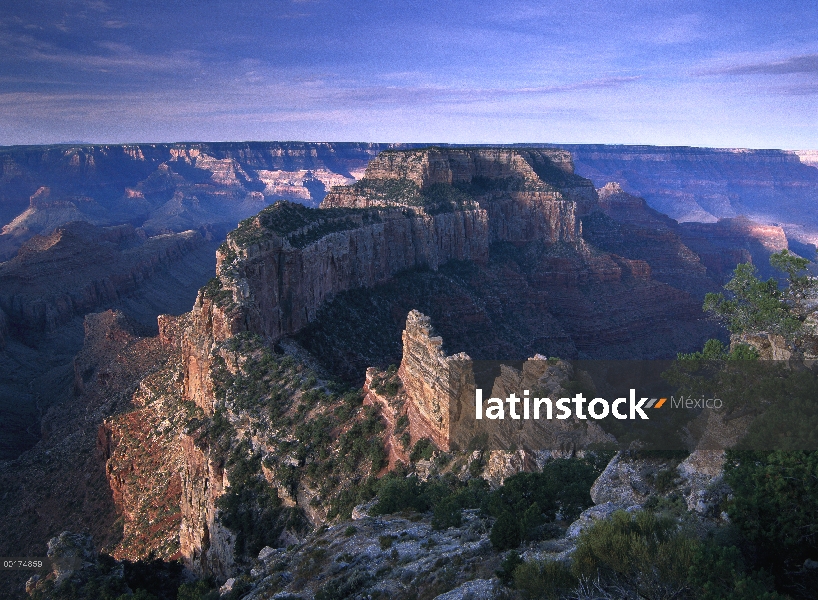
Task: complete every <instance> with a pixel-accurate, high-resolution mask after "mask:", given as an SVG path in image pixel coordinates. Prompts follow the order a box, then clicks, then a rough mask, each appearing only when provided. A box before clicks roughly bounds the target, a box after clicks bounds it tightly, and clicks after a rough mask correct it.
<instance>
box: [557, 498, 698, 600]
mask: <svg viewBox="0 0 818 600" xmlns="http://www.w3.org/2000/svg"><path fill="white" fill-rule="evenodd" d="M698 544H699V542H698V541H697V540H696V539H694V538H693V537H692V536H690V535H687V534H686V533H684V532H682V531H680V530H679V527H678V524H677V522H676V521H675V520H673V519H670V518H665V517H657V516H656V515H654V514H652V513H650V512H648V511H639V512H637V513H634V514H628V513H626V512H624V511H619V512H616V513H614V514H613V517H612V518H611V520H609V521H597V522H596V523H594V524H593V526H591V527H589V528H588V529H586V530H585V531H583V532H582V534H581V535H580V537H579V539H578V540H577V549H576V551H575V552H574V555H573V565H572V570H573V573H574V575H575V576H577V577H579V578H585V579H591V580H593V579H596V578H597V577H598V578H599V579H600V581H602V582H603V584H605V585H609V586H618V587H620V588H624V589H626V590H630V591H632V592H634V593H636V594H638V595H639V597H643V598H672V597H674V595H675V596H680V595H681V594H683V593H684V592H685V590H687V588H688V582H687V578H688V573H689V571H690V568H691V567H692V566H693V562H694V556H695V554H696V551H697V549H698Z"/></svg>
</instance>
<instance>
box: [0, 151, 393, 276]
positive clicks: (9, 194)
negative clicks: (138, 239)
mask: <svg viewBox="0 0 818 600" xmlns="http://www.w3.org/2000/svg"><path fill="white" fill-rule="evenodd" d="M392 147H396V146H395V145H390V144H386V145H384V144H354V143H337V144H335V143H301V142H246V143H194V144H188V143H185V144H134V145H125V146H110V145H99V146H92V145H77V146H18V147H14V148H5V149H2V150H0V165H2V169H0V227H3V231H2V233H1V234H0V261H2V260H7V259H10V258H12V257H13V256H14V255H15V253H16V252H17V250H18V249H19V248H20V246H21V244H23V243H24V242H25V241H26V240H28V239H29V238H31V237H32V236H34V235H37V234H40V235H48V234H49V233H50V232H51V231H53V230H54V229H55V228H56V227H59V226H62V225H65V224H66V223H69V222H71V221H87V222H91V223H94V224H97V225H117V224H125V223H129V224H133V225H135V226H138V227H141V228H142V229H144V230H145V231H146V232H147V233H148V234H150V235H156V234H159V233H169V232H181V231H185V230H188V229H199V228H207V229H209V230H210V231H211V232H213V235H215V237H216V238H217V239H218V240H219V241H221V238H223V237H224V235H225V234H226V233H227V231H229V230H231V229H233V228H234V227H235V226H236V225H237V224H238V222H239V221H240V220H241V219H244V218H247V217H250V216H252V215H254V214H256V213H257V212H258V211H259V210H261V209H262V208H264V207H265V206H267V205H269V204H271V203H273V202H275V201H277V200H279V199H287V200H292V201H296V202H300V203H302V204H306V205H309V206H317V205H318V204H319V203H320V202H321V200H322V199H323V197H324V195H325V194H326V191H327V190H328V189H330V187H332V186H335V185H345V184H349V183H353V182H354V181H355V180H356V179H358V178H360V177H361V175H362V174H363V170H364V168H365V167H366V164H367V163H368V162H369V161H370V160H371V159H372V157H373V156H375V155H377V154H378V152H380V151H381V150H383V149H385V148H392Z"/></svg>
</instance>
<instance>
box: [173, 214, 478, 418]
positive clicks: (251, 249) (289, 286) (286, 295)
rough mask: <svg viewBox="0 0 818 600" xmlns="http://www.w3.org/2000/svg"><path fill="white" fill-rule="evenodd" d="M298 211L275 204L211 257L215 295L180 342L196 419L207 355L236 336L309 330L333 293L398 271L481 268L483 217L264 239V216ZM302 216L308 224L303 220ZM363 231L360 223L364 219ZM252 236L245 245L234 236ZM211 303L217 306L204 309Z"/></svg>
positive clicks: (434, 218) (443, 217) (384, 218)
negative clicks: (470, 264) (460, 264)
mask: <svg viewBox="0 0 818 600" xmlns="http://www.w3.org/2000/svg"><path fill="white" fill-rule="evenodd" d="M307 210H308V209H302V208H300V207H296V206H294V205H290V204H287V203H279V204H277V205H275V206H273V207H271V208H270V209H268V211H267V213H266V214H264V213H263V214H262V215H259V217H256V219H255V220H254V221H253V222H252V223H250V224H248V226H247V229H246V230H245V231H242V230H241V229H239V230H237V232H235V233H233V234H231V235H230V237H229V238H228V240H227V242H226V244H225V247H224V248H223V249H221V250H220V251H219V253H218V255H217V261H218V267H217V269H218V275H219V280H218V283H216V284H215V285H216V286H217V287H218V288H219V290H218V291H217V292H216V295H215V296H213V297H208V294H207V292H206V291H205V292H203V293H201V294H200V295H199V298H198V299H197V301H196V304H195V306H194V309H193V314H192V319H193V327H192V332H191V335H189V336H188V337H187V338H186V340H185V341H184V342H183V354H184V360H185V364H186V365H187V368H186V375H185V376H186V386H185V387H186V397H187V398H189V399H191V400H194V401H195V402H196V403H197V404H199V405H200V406H202V408H203V409H205V410H206V411H211V410H212V407H208V406H207V401H206V400H205V398H207V397H209V393H208V391H207V389H208V385H209V384H208V383H207V381H206V378H207V373H208V371H209V364H210V363H209V357H210V349H212V345H213V343H215V342H217V341H223V340H225V339H227V338H228V337H230V336H231V335H233V334H235V333H238V332H239V331H251V332H253V333H257V334H260V335H262V336H264V337H266V338H268V339H270V340H273V341H275V340H278V339H280V338H282V337H283V336H286V335H291V334H293V333H295V332H297V331H299V330H300V329H302V328H303V327H305V326H306V325H308V324H309V323H310V322H311V321H313V320H314V319H315V318H316V316H317V314H318V310H319V309H320V308H321V306H322V305H323V304H324V303H325V302H326V301H327V300H329V299H331V298H332V297H333V296H334V295H335V294H338V293H339V292H342V291H345V290H349V289H353V288H360V287H372V286H374V285H376V284H378V283H382V282H384V281H387V280H388V279H390V278H391V277H393V276H394V275H395V274H397V273H398V272H400V271H403V270H406V269H410V268H415V267H429V268H432V269H437V268H438V267H439V266H440V265H441V264H443V263H445V262H447V261H449V260H472V261H475V262H485V261H486V260H487V258H488V231H487V221H486V215H485V212H484V211H481V210H468V211H457V212H451V213H442V214H437V215H424V214H419V215H414V216H406V215H404V214H402V213H401V212H399V211H394V210H392V211H383V210H381V211H376V212H375V213H373V214H372V215H353V216H352V217H346V216H343V217H341V218H338V219H336V220H318V221H316V222H315V223H312V224H310V225H308V226H306V227H302V228H299V229H297V230H295V231H294V232H289V233H288V234H286V235H281V234H276V233H275V232H273V231H270V230H265V227H264V225H263V221H264V218H265V216H268V215H271V216H273V217H279V216H281V215H284V214H285V213H287V212H290V211H298V212H299V213H303V211H307ZM311 216H312V215H311ZM367 216H368V217H370V220H371V221H373V222H370V223H365V222H364V217H367ZM350 219H351V225H353V226H354V225H359V226H357V227H355V228H351V229H346V230H342V231H338V232H334V233H329V234H327V235H324V236H322V237H319V238H318V239H316V240H315V241H313V242H310V243H307V244H306V245H304V246H303V247H300V244H299V240H300V238H303V237H307V236H310V235H312V232H313V231H315V230H316V229H318V228H321V227H325V228H328V229H330V230H331V229H332V228H333V227H334V226H337V225H338V224H339V223H340V226H343V227H347V226H349V224H348V222H349V221H350ZM250 232H252V233H254V234H259V235H260V239H258V240H257V241H254V243H253V244H252V245H242V244H241V242H240V240H241V237H242V235H247V234H248V233H250ZM214 298H219V300H218V301H217V300H214Z"/></svg>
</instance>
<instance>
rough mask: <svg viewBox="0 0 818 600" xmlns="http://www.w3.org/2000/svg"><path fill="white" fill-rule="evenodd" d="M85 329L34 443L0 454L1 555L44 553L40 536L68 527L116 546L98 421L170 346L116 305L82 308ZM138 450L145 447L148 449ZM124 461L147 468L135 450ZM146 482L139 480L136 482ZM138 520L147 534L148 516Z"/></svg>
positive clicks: (125, 400) (119, 512)
mask: <svg viewBox="0 0 818 600" xmlns="http://www.w3.org/2000/svg"><path fill="white" fill-rule="evenodd" d="M138 328H139V327H138V326H137V329H138ZM84 334H85V341H84V344H83V346H82V349H81V350H80V352H79V353H78V354H77V356H76V359H75V360H74V361H73V364H71V365H70V369H69V372H68V373H67V379H68V382H67V383H68V385H69V393H68V394H67V395H66V396H65V398H63V399H62V402H60V403H59V404H58V405H55V406H52V407H51V408H49V409H48V410H46V411H45V414H44V415H43V416H42V425H41V429H40V427H38V430H37V433H38V434H39V435H38V436H37V437H38V438H39V443H38V444H37V445H36V446H35V447H34V448H32V449H31V450H28V451H27V452H25V453H23V454H22V455H20V456H19V457H17V458H16V459H15V460H5V461H0V485H2V489H3V490H4V491H3V493H2V494H0V515H2V518H1V519H0V552H2V553H3V554H4V555H12V554H18V553H22V554H23V555H27V556H44V555H45V542H46V541H47V540H48V539H49V538H51V537H53V536H56V535H58V534H59V533H60V532H61V531H63V530H65V529H66V528H72V527H73V528H74V529H75V530H82V531H86V532H88V533H91V534H93V536H94V539H95V541H96V543H97V548H98V549H99V548H102V549H103V550H104V551H106V552H108V553H117V554H120V553H121V552H117V547H118V544H119V543H120V541H121V539H122V534H123V527H125V529H126V530H127V529H128V528H129V526H128V525H126V522H127V521H128V520H129V519H128V516H127V513H126V514H123V506H122V503H121V502H120V498H121V497H122V496H120V497H117V495H112V492H111V487H109V479H110V475H106V469H105V457H104V455H103V454H102V453H101V452H100V449H101V448H100V445H99V437H98V433H99V427H100V425H101V424H102V423H103V421H104V420H105V419H106V418H110V417H111V415H115V414H119V413H123V412H127V411H130V410H132V404H131V397H132V396H133V394H134V392H135V391H136V390H138V389H142V390H145V389H147V386H148V384H147V383H141V382H142V379H143V378H144V377H145V376H146V375H148V374H150V373H152V372H155V371H156V370H157V369H160V368H161V367H162V366H163V365H164V363H165V362H166V361H167V360H168V358H169V349H168V348H167V347H166V346H164V345H163V344H162V343H161V342H160V339H159V338H158V337H152V338H144V337H140V336H138V335H136V334H135V332H134V323H132V322H130V321H129V320H128V319H127V318H126V317H125V316H124V315H123V314H122V313H117V312H114V311H107V312H103V313H98V314H93V315H88V316H87V317H86V318H85V321H84ZM51 383H52V385H53V384H54V382H53V381H52V382H51ZM140 394H141V395H142V396H144V393H143V392H141V393H140ZM167 414H173V411H167ZM133 441H134V442H136V440H133ZM137 446H138V444H134V445H132V446H131V450H139V448H138V447H137ZM141 450H142V451H147V452H148V453H150V451H151V448H150V447H149V446H147V447H145V446H143V447H142V448H141ZM158 457H159V455H154V458H158ZM161 458H162V460H163V461H164V460H168V459H169V457H168V456H162V457H161ZM129 460H130V463H131V464H134V465H137V469H136V470H135V472H136V473H139V474H141V475H144V474H145V473H149V471H148V469H146V468H144V467H146V466H147V463H145V461H144V460H143V459H141V458H140V455H139V454H138V453H134V454H133V455H132V456H131V457H130V459H129ZM140 467H141V468H140ZM157 475H158V473H157ZM148 487H149V482H148V480H145V481H144V482H143V483H142V487H141V489H142V490H145V489H147V488H148ZM177 506H178V505H177ZM177 514H178V509H177ZM143 524H144V525H145V529H144V530H142V535H145V534H147V532H148V531H149V530H150V529H151V526H152V523H151V522H147V523H143ZM177 529H178V525H177ZM130 541H131V542H133V541H134V540H133V539H131V540H130ZM151 541H152V542H153V541H155V540H151ZM159 546H160V544H152V545H151V548H156V549H157V550H158V549H159ZM177 547H178V542H177ZM171 554H172V552H171ZM125 555H127V554H125ZM168 555H169V554H165V556H168ZM11 583H12V581H11V579H10V577H9V578H6V579H5V580H4V581H3V585H4V586H6V585H7V584H9V585H10V584H11ZM16 588H17V589H9V588H8V587H3V588H0V590H2V593H3V595H4V597H16V595H14V594H13V592H18V591H20V590H22V585H21V582H19V581H18V582H17V586H16Z"/></svg>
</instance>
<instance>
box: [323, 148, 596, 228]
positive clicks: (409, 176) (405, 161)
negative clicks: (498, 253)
mask: <svg viewBox="0 0 818 600" xmlns="http://www.w3.org/2000/svg"><path fill="white" fill-rule="evenodd" d="M442 190H449V193H450V194H453V195H455V196H457V193H458V191H459V194H460V196H462V195H463V194H467V195H468V196H470V197H472V198H474V199H475V200H476V202H477V203H478V204H479V206H480V207H481V208H483V209H484V210H486V211H487V213H488V219H489V224H490V231H491V241H508V242H526V241H531V240H545V241H549V242H552V243H553V242H557V241H566V242H569V243H575V242H576V241H577V240H578V238H579V236H580V232H579V229H578V221H577V218H578V216H580V215H583V214H585V213H587V212H590V211H591V210H593V209H594V208H595V207H596V192H595V191H594V189H593V186H592V185H590V182H588V180H585V179H582V178H581V177H577V176H575V175H574V173H573V165H572V164H571V161H570V157H569V156H568V154H567V153H566V152H561V151H557V150H532V149H505V148H481V149H458V148H445V149H443V148H426V149H422V150H413V151H401V152H390V151H386V152H383V153H381V154H380V155H378V157H376V158H375V159H373V161H372V162H371V163H370V164H369V166H368V167H367V170H366V173H365V174H364V178H363V179H362V180H361V181H360V182H359V183H357V184H355V185H352V186H349V187H344V188H334V189H333V190H332V191H331V192H330V193H329V194H328V195H327V197H326V198H325V199H324V201H323V202H322V204H321V206H322V207H324V208H332V207H347V208H370V207H373V206H405V207H414V206H418V205H421V206H422V205H428V204H429V203H434V202H435V201H436V200H437V199H439V195H440V193H441V191H442Z"/></svg>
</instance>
